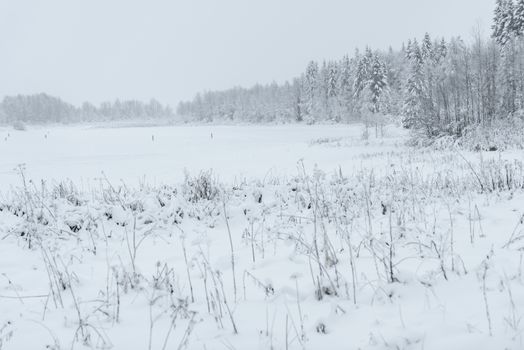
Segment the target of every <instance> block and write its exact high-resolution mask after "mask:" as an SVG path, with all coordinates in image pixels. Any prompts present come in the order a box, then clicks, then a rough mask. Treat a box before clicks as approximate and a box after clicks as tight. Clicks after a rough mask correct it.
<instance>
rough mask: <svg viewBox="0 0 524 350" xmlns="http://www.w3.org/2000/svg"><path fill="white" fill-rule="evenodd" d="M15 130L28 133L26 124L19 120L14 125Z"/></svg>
mask: <svg viewBox="0 0 524 350" xmlns="http://www.w3.org/2000/svg"><path fill="white" fill-rule="evenodd" d="M13 129H15V130H18V131H26V130H27V128H26V126H25V124H24V123H23V122H21V121H19V120H17V121H15V122H14V123H13Z"/></svg>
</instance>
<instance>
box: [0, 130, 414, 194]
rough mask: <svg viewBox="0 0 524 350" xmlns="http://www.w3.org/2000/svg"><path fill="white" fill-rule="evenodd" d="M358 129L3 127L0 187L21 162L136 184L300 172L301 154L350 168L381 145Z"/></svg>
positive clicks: (79, 178) (39, 171) (47, 175)
mask: <svg viewBox="0 0 524 350" xmlns="http://www.w3.org/2000/svg"><path fill="white" fill-rule="evenodd" d="M403 134H404V133H403V131H401V130H398V129H392V130H390V131H389V134H388V137H387V138H386V139H384V140H382V141H381V142H380V145H381V146H383V145H384V143H387V144H388V145H393V146H394V145H395V143H396V142H397V141H398V138H399V137H400V136H402V135H403ZM361 136H362V128H361V127H354V126H347V125H323V126H296V125H286V126H174V127H136V128H125V127H122V128H120V127H119V128H102V127H86V126H83V127H76V126H75V127H55V128H43V127H42V128H32V129H30V130H28V131H25V132H22V131H14V130H12V129H7V128H3V129H2V128H0V184H1V185H0V186H2V187H4V188H5V187H6V186H8V185H11V184H16V183H19V180H20V178H19V176H18V172H17V171H15V169H16V168H17V167H18V166H19V165H20V164H25V167H26V170H27V173H28V175H29V176H31V177H32V178H34V179H35V180H40V179H45V180H52V179H58V180H60V179H64V178H70V179H72V180H75V182H76V183H78V184H80V183H85V182H91V181H92V180H93V179H97V178H100V177H102V172H103V173H104V174H105V176H107V177H108V178H110V179H111V180H112V181H120V180H123V181H125V182H126V183H128V182H131V183H134V184H137V183H138V181H139V179H140V180H143V177H144V176H145V179H146V181H147V182H149V183H163V182H173V181H180V180H181V179H183V178H184V170H185V169H187V170H188V171H198V170H204V169H214V171H215V172H216V174H217V175H218V176H220V178H221V179H224V180H233V179H242V178H244V177H247V178H250V177H258V178H263V177H265V176H283V175H289V174H292V175H295V174H296V172H297V161H298V160H300V159H303V160H304V163H305V164H306V165H307V166H308V167H312V166H314V165H315V164H318V166H319V167H320V168H322V169H325V170H336V169H337V168H338V167H339V166H342V167H344V168H348V169H349V168H353V167H354V166H355V159H354V156H355V155H356V156H359V155H361V154H362V153H370V152H374V151H384V147H369V145H368V147H365V148H363V147H361V146H362V144H361V142H360V140H361ZM318 140H320V141H321V142H322V141H324V142H325V141H335V142H336V141H338V140H340V141H341V142H343V143H345V144H346V146H353V147H343V148H340V147H332V148H331V149H330V151H329V152H326V150H325V148H319V147H311V142H314V141H318ZM349 142H351V145H349V144H348V143H349ZM388 149H390V148H388ZM357 165H358V164H357Z"/></svg>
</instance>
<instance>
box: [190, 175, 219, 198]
mask: <svg viewBox="0 0 524 350" xmlns="http://www.w3.org/2000/svg"><path fill="white" fill-rule="evenodd" d="M185 175H186V178H185V181H184V186H183V194H184V197H185V198H186V199H187V200H188V201H189V202H191V203H197V202H200V201H201V200H207V201H212V200H214V199H216V198H217V197H218V196H219V194H220V187H219V185H218V181H217V180H216V178H215V177H214V175H213V171H212V170H211V169H210V170H207V171H201V172H200V173H199V174H198V175H197V176H191V175H189V173H187V172H186V174H185Z"/></svg>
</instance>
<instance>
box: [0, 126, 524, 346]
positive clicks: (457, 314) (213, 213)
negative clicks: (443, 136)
mask: <svg viewBox="0 0 524 350" xmlns="http://www.w3.org/2000/svg"><path fill="white" fill-rule="evenodd" d="M362 132H363V128H362V126H359V125H353V126H342V125H333V126H292V125H288V126H183V127H164V128H160V127H159V128H87V127H56V128H50V129H43V128H38V129H31V130H29V131H26V132H19V131H13V130H7V129H0V135H1V136H2V139H1V140H0V183H1V190H2V191H1V195H0V275H1V276H0V349H1V350H10V349H54V350H58V349H126V350H130V349H155V350H156V349H158V350H164V349H208V350H211V349H239V350H240V349H283V350H284V349H286V350H287V349H327V348H329V349H355V350H356V349H376V350H378V349H381V350H382V349H406V350H412V349H417V350H418V349H420V350H422V349H424V350H441V349H447V350H451V349H456V350H459V349H480V350H491V349H523V348H524V343H523V339H522V331H523V330H524V323H522V322H521V320H522V317H523V316H524V279H523V276H522V260H523V256H522V250H523V249H524V245H523V243H522V242H523V240H522V239H523V238H524V216H523V208H524V192H523V188H524V169H523V166H522V158H523V152H522V151H515V150H513V151H506V152H503V153H500V152H490V153H483V154H480V153H476V154H473V153H466V152H458V151H454V150H449V151H431V150H426V149H422V150H417V149H413V148H410V147H408V146H406V145H405V141H406V140H407V134H406V133H405V132H404V131H403V130H400V129H397V128H395V127H388V128H386V130H385V135H384V137H378V138H376V137H375V130H374V129H372V130H371V137H370V139H369V140H367V141H365V140H363V139H362ZM211 135H212V136H211ZM19 164H24V169H25V170H24V171H23V174H20V172H19V171H16V170H15V168H17V166H18V165H19ZM207 169H213V173H209V172H206V170H207ZM186 170H187V174H188V175H187V176H186V175H185V171H186ZM201 171H204V172H201ZM102 173H103V174H102ZM24 179H25V182H24ZM28 179H34V180H35V181H34V182H29V181H28ZM41 179H44V180H46V181H45V184H42V183H41V182H40V181H38V180H41ZM68 179H69V180H68Z"/></svg>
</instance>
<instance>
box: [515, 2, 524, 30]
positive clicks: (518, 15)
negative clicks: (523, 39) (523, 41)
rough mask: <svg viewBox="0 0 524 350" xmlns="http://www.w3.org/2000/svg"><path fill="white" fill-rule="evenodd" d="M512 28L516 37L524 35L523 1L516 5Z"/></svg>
mask: <svg viewBox="0 0 524 350" xmlns="http://www.w3.org/2000/svg"><path fill="white" fill-rule="evenodd" d="M513 26H514V31H515V34H516V36H523V35H524V0H519V1H518V2H517V4H516V8H515V17H514V23H513Z"/></svg>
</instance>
